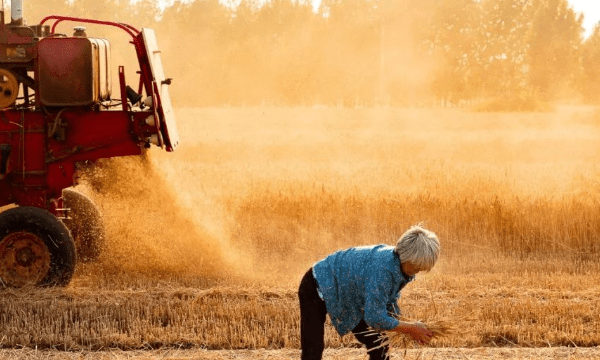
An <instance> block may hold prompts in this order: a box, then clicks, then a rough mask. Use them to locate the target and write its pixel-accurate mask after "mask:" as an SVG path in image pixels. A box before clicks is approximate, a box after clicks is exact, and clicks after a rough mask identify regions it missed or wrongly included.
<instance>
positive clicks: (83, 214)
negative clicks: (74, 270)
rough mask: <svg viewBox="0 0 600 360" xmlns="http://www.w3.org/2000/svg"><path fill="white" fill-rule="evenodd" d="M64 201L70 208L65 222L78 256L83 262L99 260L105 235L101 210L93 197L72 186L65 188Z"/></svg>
mask: <svg viewBox="0 0 600 360" xmlns="http://www.w3.org/2000/svg"><path fill="white" fill-rule="evenodd" d="M63 203H64V207H65V208H69V209H70V211H69V213H68V215H69V216H68V218H67V219H64V223H65V225H67V228H69V230H70V231H71V236H73V240H74V241H75V247H76V248H77V258H78V259H79V261H82V262H90V261H95V260H98V257H99V256H100V253H101V252H102V247H103V246H104V237H105V233H104V222H103V221H102V214H101V213H100V210H99V209H98V207H97V206H96V204H94V202H93V201H92V199H90V198H89V197H87V196H86V195H84V194H82V193H80V192H78V191H77V190H75V189H72V188H68V189H64V190H63Z"/></svg>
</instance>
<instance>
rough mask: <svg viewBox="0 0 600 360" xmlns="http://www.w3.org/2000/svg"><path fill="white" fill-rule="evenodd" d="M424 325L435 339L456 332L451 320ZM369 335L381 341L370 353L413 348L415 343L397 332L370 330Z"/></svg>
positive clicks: (433, 321)
mask: <svg viewBox="0 0 600 360" xmlns="http://www.w3.org/2000/svg"><path fill="white" fill-rule="evenodd" d="M403 320H405V319H403ZM424 324H425V326H427V328H428V329H429V330H430V331H431V332H432V333H433V337H434V338H436V337H442V336H446V335H450V334H452V333H453V332H454V330H455V327H454V322H452V321H450V320H449V319H438V320H432V321H428V322H427V323H424ZM367 334H371V335H373V336H377V335H378V336H379V337H380V340H381V343H380V344H379V345H378V346H377V347H375V348H372V349H370V350H369V351H373V350H375V349H379V348H382V347H390V348H392V347H395V348H402V349H407V348H409V347H411V345H412V343H414V341H413V339H412V338H411V337H410V336H408V335H406V334H403V333H400V332H396V331H376V330H369V331H367Z"/></svg>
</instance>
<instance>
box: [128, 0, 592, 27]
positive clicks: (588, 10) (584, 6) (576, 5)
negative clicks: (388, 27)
mask: <svg viewBox="0 0 600 360" xmlns="http://www.w3.org/2000/svg"><path fill="white" fill-rule="evenodd" d="M134 1H135V0H134ZM156 1H157V2H158V3H159V4H160V6H161V7H163V8H164V7H166V6H169V5H172V4H173V3H174V2H175V1H176V0H156ZM179 1H181V2H184V3H185V2H192V1H193V0H179ZM239 1H240V0H221V2H223V3H238V2H239ZM261 1H264V2H266V1H269V0H261ZM311 1H312V3H313V7H318V6H319V4H321V0H311ZM568 1H569V3H570V4H571V5H572V6H573V9H574V10H575V11H576V12H578V13H583V14H584V23H583V26H584V28H585V30H586V33H585V34H586V36H587V35H589V34H590V33H591V32H592V30H593V28H594V24H596V23H598V22H599V21H600V0H568Z"/></svg>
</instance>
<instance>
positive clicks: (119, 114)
mask: <svg viewBox="0 0 600 360" xmlns="http://www.w3.org/2000/svg"><path fill="white" fill-rule="evenodd" d="M21 5H22V4H21V2H20V1H17V0H13V4H12V10H13V11H12V19H11V22H10V23H5V21H4V11H3V10H2V11H1V12H0V18H1V19H0V20H1V21H0V206H5V205H11V204H14V205H17V206H18V207H19V209H11V210H8V211H5V212H2V213H0V286H1V285H2V284H4V285H13V286H21V285H23V284H27V283H34V284H38V285H39V284H49V285H52V284H58V285H64V284H66V283H68V282H69V280H70V278H71V275H72V273H73V270H74V266H75V265H74V263H75V258H76V255H75V254H72V253H73V249H72V248H73V247H74V245H73V244H70V243H73V239H72V237H71V235H70V233H69V231H67V235H66V236H62V237H63V238H64V239H62V240H60V241H59V242H61V243H64V244H63V245H61V246H62V247H63V249H61V250H60V251H54V250H53V249H52V248H53V247H55V245H56V244H53V242H56V240H55V239H52V236H54V237H56V236H57V235H56V234H54V235H52V236H50V237H49V240H47V239H46V238H47V237H48V236H46V234H45V233H47V232H48V231H49V230H48V229H46V228H47V227H48V226H49V227H51V228H52V227H58V228H60V227H61V225H62V226H63V228H60V229H58V230H56V229H55V230H56V231H58V232H61V231H62V232H64V230H66V227H64V225H63V224H62V222H60V220H59V219H58V218H59V217H60V218H62V217H65V216H67V217H68V213H65V211H66V210H68V208H67V207H65V204H64V203H63V190H64V189H66V188H69V187H71V186H73V185H74V184H75V182H76V165H77V164H78V163H80V162H90V161H95V160H98V159H102V158H111V157H117V156H132V155H140V154H142V153H143V152H144V151H146V149H148V148H150V147H151V146H152V145H156V146H158V147H161V148H163V149H165V150H166V151H173V150H174V149H175V148H176V146H177V144H178V142H179V136H178V134H177V128H176V123H175V118H174V114H173V110H172V106H171V103H170V98H169V92H168V86H169V85H170V83H171V79H167V78H165V75H164V72H163V69H162V63H161V58H160V50H159V48H158V45H157V42H156V37H155V34H154V31H153V30H151V29H141V30H138V29H136V28H134V27H132V26H129V25H126V24H122V23H115V22H109V21H97V20H91V19H81V18H73V17H64V16H55V15H53V16H48V17H46V18H44V19H43V20H42V21H41V22H40V24H39V25H34V26H26V25H23V20H22V17H19V15H20V14H19V9H20V8H21ZM15 13H16V15H15ZM61 22H75V23H76V24H77V25H81V24H87V23H91V24H99V25H106V26H112V27H117V28H120V29H122V30H123V32H124V33H125V34H124V35H126V36H129V37H130V41H131V43H132V44H133V47H134V48H135V54H136V55H137V59H138V63H139V71H138V73H139V75H140V79H139V83H137V84H135V85H138V88H137V89H136V90H134V89H132V88H131V87H130V86H128V85H127V84H126V81H125V71H124V67H123V66H119V67H118V84H117V86H116V87H117V88H118V93H117V94H116V96H114V95H115V94H112V85H111V84H112V76H111V47H110V43H109V42H108V41H107V40H105V39H99V38H91V37H87V34H86V33H85V28H83V27H76V28H75V32H74V34H73V35H70V36H68V35H63V34H58V33H56V27H57V25H58V24H59V23H61ZM144 93H145V96H144V95H143V94H144ZM6 213H8V215H6ZM11 213H12V214H11ZM3 216H4V217H5V218H7V219H3ZM31 218H34V219H36V220H35V221H30V220H31ZM41 218H44V219H45V220H44V219H42V220H40V219H41ZM15 219H17V220H15ZM19 219H22V221H21V220H19ZM27 219H29V220H27ZM32 222H33V223H39V224H38V225H39V226H38V225H36V226H33V227H32V226H29V227H28V226H25V225H26V224H28V223H32ZM55 222H56V224H55ZM14 223H24V224H25V225H22V226H16V225H14ZM46 223H48V224H46ZM40 224H41V225H40ZM44 224H45V225H44ZM15 226H16V227H15ZM50 233H52V231H50ZM45 239H46V240H45ZM66 263H68V264H66Z"/></svg>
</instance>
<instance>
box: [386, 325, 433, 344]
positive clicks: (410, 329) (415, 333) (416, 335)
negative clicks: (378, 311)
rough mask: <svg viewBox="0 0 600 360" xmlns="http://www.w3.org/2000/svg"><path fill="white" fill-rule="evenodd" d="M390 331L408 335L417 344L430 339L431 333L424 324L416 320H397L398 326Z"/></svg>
mask: <svg viewBox="0 0 600 360" xmlns="http://www.w3.org/2000/svg"><path fill="white" fill-rule="evenodd" d="M390 331H395V332H401V333H404V334H407V335H410V336H411V337H412V338H413V339H414V340H415V341H417V342H418V343H419V344H421V345H423V344H427V343H428V342H430V341H431V338H432V337H433V333H432V332H431V330H429V329H428V328H427V326H425V324H423V323H420V322H418V321H415V322H404V321H399V323H398V326H396V327H395V328H393V329H392V330H390Z"/></svg>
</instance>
